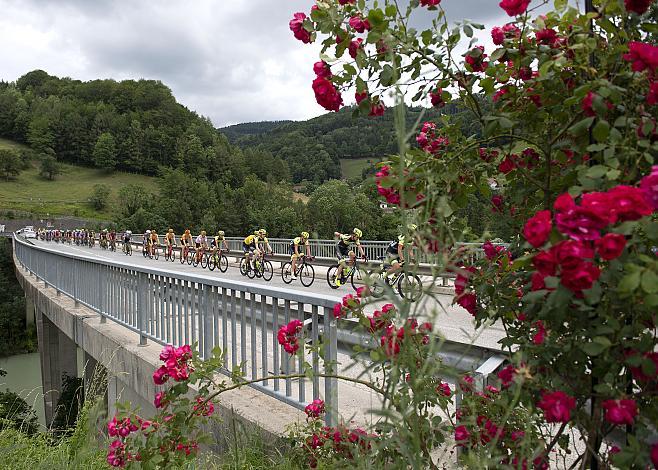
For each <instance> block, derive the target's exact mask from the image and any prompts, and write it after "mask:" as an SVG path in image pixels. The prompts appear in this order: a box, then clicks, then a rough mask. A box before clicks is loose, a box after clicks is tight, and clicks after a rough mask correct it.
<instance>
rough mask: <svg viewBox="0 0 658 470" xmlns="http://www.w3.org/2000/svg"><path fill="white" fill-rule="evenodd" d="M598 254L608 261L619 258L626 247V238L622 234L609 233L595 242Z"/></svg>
mask: <svg viewBox="0 0 658 470" xmlns="http://www.w3.org/2000/svg"><path fill="white" fill-rule="evenodd" d="M594 246H595V247H596V252H597V253H598V255H599V256H600V257H601V259H604V260H606V261H610V260H612V259H615V258H619V256H621V254H622V252H623V251H624V247H625V246H626V237H625V236H623V235H622V234H620V233H607V234H605V235H604V236H603V238H600V239H598V240H596V241H595V242H594Z"/></svg>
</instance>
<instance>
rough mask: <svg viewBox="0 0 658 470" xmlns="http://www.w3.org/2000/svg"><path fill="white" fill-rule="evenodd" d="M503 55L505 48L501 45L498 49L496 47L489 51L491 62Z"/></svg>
mask: <svg viewBox="0 0 658 470" xmlns="http://www.w3.org/2000/svg"><path fill="white" fill-rule="evenodd" d="M504 55H505V49H504V48H502V47H501V48H500V49H496V50H495V51H493V52H492V53H491V62H495V61H497V60H498V59H500V58H501V57H502V56H504Z"/></svg>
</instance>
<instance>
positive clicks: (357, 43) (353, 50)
mask: <svg viewBox="0 0 658 470" xmlns="http://www.w3.org/2000/svg"><path fill="white" fill-rule="evenodd" d="M362 45H363V39H361V38H358V39H353V40H352V41H350V45H349V46H347V50H348V52H349V54H350V57H351V58H352V59H356V55H357V54H358V52H359V51H360V50H361V49H362Z"/></svg>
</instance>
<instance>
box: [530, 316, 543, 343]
mask: <svg viewBox="0 0 658 470" xmlns="http://www.w3.org/2000/svg"><path fill="white" fill-rule="evenodd" d="M532 326H533V327H535V328H537V332H536V333H535V334H534V335H533V336H532V344H534V345H536V346H539V345H541V344H544V340H545V339H546V328H545V327H544V323H543V322H542V321H541V320H537V321H536V322H535V323H533V325H532Z"/></svg>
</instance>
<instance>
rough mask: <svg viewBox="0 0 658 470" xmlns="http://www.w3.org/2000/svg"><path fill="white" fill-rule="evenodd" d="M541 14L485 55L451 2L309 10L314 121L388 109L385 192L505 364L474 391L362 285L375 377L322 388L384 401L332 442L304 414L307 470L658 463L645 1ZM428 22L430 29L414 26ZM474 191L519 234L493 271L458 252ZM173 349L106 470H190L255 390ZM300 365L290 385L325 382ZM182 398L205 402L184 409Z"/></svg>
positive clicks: (299, 20) (507, 2) (657, 181)
mask: <svg viewBox="0 0 658 470" xmlns="http://www.w3.org/2000/svg"><path fill="white" fill-rule="evenodd" d="M546 3H547V2H545V1H538V0H534V1H531V0H503V1H501V2H500V7H501V8H502V10H501V11H504V12H505V13H506V14H507V15H509V17H510V18H509V22H508V23H507V24H504V25H500V26H496V27H494V28H492V30H491V31H490V32H487V34H489V33H490V34H491V37H492V41H493V44H494V45H495V47H494V48H493V49H491V50H487V49H485V47H483V46H481V45H480V44H478V42H480V41H478V40H477V39H475V38H474V36H475V31H476V30H480V31H481V30H483V26H482V25H478V24H473V23H470V22H467V21H463V22H461V23H458V24H457V25H456V26H451V25H450V24H449V23H448V20H447V19H446V16H445V12H444V11H443V9H442V4H441V2H440V1H429V0H428V1H424V0H423V1H419V0H411V1H410V2H408V3H406V4H404V5H402V4H401V3H400V2H395V1H393V0H383V1H380V2H376V3H371V2H365V1H364V0H336V1H335V0H317V2H316V4H315V5H314V6H313V8H312V9H311V11H310V12H307V13H303V12H298V13H295V14H294V16H293V18H292V20H291V21H290V29H291V31H292V33H293V35H294V37H295V38H297V39H298V40H299V41H301V42H302V43H304V44H307V43H311V42H319V43H320V44H321V48H322V61H320V62H316V63H315V65H314V66H313V70H314V72H315V75H316V78H315V80H314V81H313V83H312V89H313V91H314V93H315V96H316V99H317V101H318V103H319V104H320V105H321V106H323V107H324V108H326V109H328V110H331V111H337V110H338V109H340V108H341V107H342V106H343V105H344V104H345V102H344V99H343V96H351V92H354V96H355V101H356V111H357V112H358V113H362V114H364V115H370V116H373V117H376V116H379V115H381V114H383V113H385V112H391V113H394V115H395V118H396V123H397V131H398V135H399V139H398V140H399V143H400V151H399V154H398V155H395V156H391V158H390V161H388V162H387V163H386V164H385V165H383V166H382V167H381V169H380V171H379V172H378V173H377V175H376V178H375V184H376V186H377V191H378V192H379V194H380V195H381V196H382V197H384V198H385V199H386V200H387V202H388V203H389V204H392V205H394V206H397V207H398V208H399V210H400V211H402V213H403V214H404V217H405V219H406V220H409V221H413V222H414V223H415V224H416V225H417V226H418V227H419V229H418V230H417V231H416V233H415V234H414V235H413V239H414V242H415V245H416V246H417V248H418V249H419V250H421V251H424V252H425V253H424V254H425V255H426V256H428V257H429V258H430V259H431V261H432V264H433V265H434V266H435V268H436V272H453V273H455V276H456V279H455V283H454V287H455V298H454V302H455V303H456V304H458V305H460V306H461V307H463V308H464V309H465V310H466V311H468V312H469V313H470V314H472V315H473V319H474V322H475V325H476V326H478V327H480V326H483V325H489V324H491V323H493V322H497V324H498V325H500V326H501V327H502V328H503V329H504V331H505V337H504V338H503V339H502V340H501V346H502V347H503V349H504V351H505V352H506V354H507V359H508V364H507V365H506V366H505V367H504V368H503V369H502V370H500V371H499V372H498V379H499V382H498V383H497V384H482V383H478V381H477V380H476V379H475V378H473V377H471V376H470V375H466V376H460V375H459V374H457V373H456V372H455V370H453V369H451V368H450V367H448V366H446V365H445V364H443V363H442V362H441V360H440V359H439V355H438V352H439V350H440V348H441V336H440V332H439V331H437V329H436V327H435V326H434V321H433V320H435V319H436V312H431V311H422V310H421V311H420V312H413V311H412V306H411V305H410V304H409V303H408V302H407V301H401V300H399V299H397V298H395V300H393V299H394V297H393V294H392V292H391V291H390V289H389V290H388V291H387V294H386V295H389V296H390V298H391V300H392V303H391V304H387V305H384V306H383V307H381V308H378V309H377V310H376V311H375V312H374V313H373V314H367V313H366V308H367V306H368V305H369V303H370V301H371V299H369V297H368V289H367V288H364V289H362V290H360V291H359V292H358V293H357V295H356V296H354V295H348V296H346V297H345V298H344V299H343V301H342V302H341V303H339V304H337V305H336V307H335V308H334V316H335V318H336V319H338V320H340V321H343V319H345V318H352V319H356V320H357V321H358V323H359V325H360V328H361V330H362V331H363V332H364V333H365V334H367V335H368V336H369V341H368V348H365V347H362V348H359V349H357V351H356V353H357V354H356V355H355V357H354V358H353V360H354V361H358V362H359V363H360V367H361V369H362V370H364V372H363V374H362V377H363V378H359V379H354V378H350V377H339V376H336V375H335V374H330V375H332V376H335V377H338V378H340V379H341V380H350V381H352V382H357V383H359V384H361V385H364V386H367V387H368V388H369V389H370V390H372V391H373V392H375V393H376V395H377V396H378V397H379V404H378V406H377V407H376V408H377V409H376V415H377V419H376V421H375V422H374V423H373V424H372V427H370V428H363V429H362V428H356V427H354V426H352V425H351V423H344V422H341V423H340V424H339V425H338V426H335V427H326V426H324V424H323V422H322V420H321V418H322V416H323V413H336V412H337V410H331V409H328V408H327V407H326V406H325V403H324V402H321V401H319V400H315V401H313V402H312V403H310V404H309V406H308V407H307V408H306V414H307V416H308V419H307V420H306V422H304V423H300V424H298V425H297V426H296V427H295V428H294V430H293V431H292V433H291V436H292V438H293V439H294V441H293V442H294V445H295V446H296V448H297V449H298V450H300V451H302V453H303V455H304V459H305V461H306V462H307V463H308V464H309V465H310V466H316V465H318V466H319V465H327V466H332V465H343V466H345V465H351V466H354V465H359V464H361V463H364V464H366V463H367V464H368V465H371V466H374V467H378V468H387V467H394V466H400V465H403V466H409V467H414V468H439V465H440V464H441V463H444V464H445V463H446V462H449V463H448V465H453V464H454V458H455V457H454V456H452V455H451V452H454V450H455V449H457V450H460V452H459V456H458V458H459V459H460V461H461V464H462V465H464V466H467V467H472V468H485V467H490V468H498V467H501V466H502V467H507V468H515V469H517V468H522V469H525V468H547V467H548V466H551V467H552V466H564V467H574V468H575V467H576V466H580V467H581V468H585V467H587V468H602V467H605V466H611V465H612V466H616V467H619V468H645V467H647V466H649V465H652V464H653V465H654V466H658V438H657V437H656V434H655V433H656V429H655V424H656V423H657V422H658V400H657V398H656V391H657V390H658V359H657V357H658V356H657V354H658V352H657V351H656V348H657V340H656V315H657V312H658V259H657V257H656V247H657V246H658V223H657V222H656V211H657V210H658V165H655V163H656V161H655V157H656V155H657V153H658V133H657V132H656V127H657V125H656V118H657V116H656V114H657V109H656V103H657V102H658V98H657V94H658V85H657V81H656V70H657V68H658V47H656V45H654V43H653V41H654V38H655V33H656V32H657V30H658V28H657V27H656V25H655V16H651V15H654V13H653V10H651V9H650V8H649V7H650V6H651V4H652V2H650V1H639V0H638V1H632V0H625V1H624V2H621V1H612V2H603V1H596V0H595V1H594V2H593V3H594V5H593V6H594V10H593V11H590V12H583V11H578V10H576V9H575V8H574V7H571V6H569V5H568V3H567V2H566V1H564V0H556V1H555V2H554V9H553V10H552V11H549V12H547V13H545V14H543V15H535V14H534V13H533V12H534V8H535V7H537V6H540V5H545V4H546ZM654 8H655V7H654ZM414 15H425V16H427V17H428V18H430V20H431V21H428V22H424V23H422V24H427V25H428V26H426V27H424V28H425V29H422V30H416V29H414V28H413V27H411V26H410V21H411V18H412V16H414ZM414 24H415V23H414ZM469 38H470V40H469ZM464 39H465V40H466V41H470V42H469V43H468V44H465V41H464ZM460 56H461V58H460ZM309 62H311V61H309ZM389 96H392V98H393V101H392V104H393V105H395V107H394V108H392V109H389V110H388V111H387V109H386V103H385V100H386V101H387V102H388V100H389ZM401 103H412V104H419V103H420V104H426V105H428V106H429V105H431V106H433V107H436V108H440V109H446V110H448V109H454V108H452V106H459V107H463V108H466V109H468V110H469V111H470V112H471V114H472V119H473V122H474V126H476V128H477V131H476V132H474V133H472V134H465V133H464V132H463V130H462V129H463V128H462V126H460V125H459V123H458V122H454V120H453V119H452V118H451V115H450V113H448V112H446V114H445V115H444V116H442V118H441V119H440V120H439V121H437V122H425V123H419V124H418V128H413V129H406V128H405V127H404V126H405V122H406V121H405V119H404V107H403V106H401ZM410 136H413V137H410ZM475 194H479V195H481V196H482V197H484V198H486V199H485V200H491V202H492V210H494V211H495V212H496V214H497V216H498V217H501V218H505V219H507V220H508V221H509V224H510V226H513V227H515V228H516V233H518V237H516V238H515V239H512V240H508V241H509V244H506V245H500V244H494V243H492V242H488V243H486V244H485V245H484V246H483V249H484V256H478V255H477V253H473V252H469V251H468V250H463V249H459V250H455V249H452V247H453V246H454V244H455V242H456V241H459V240H460V238H461V235H462V234H463V232H464V230H466V229H467V228H466V227H465V226H464V223H463V221H462V220H460V218H459V217H458V216H457V214H458V213H459V210H460V209H461V208H463V207H464V206H465V205H466V204H467V203H468V201H469V196H472V195H475ZM483 241H484V240H483ZM305 334H306V329H305V327H304V325H303V324H302V323H301V322H298V321H293V322H291V323H289V324H287V325H284V326H282V327H281V329H280V330H279V331H278V341H279V344H280V345H281V347H282V348H283V349H284V350H285V351H286V352H287V353H288V354H291V355H293V354H297V355H302V354H306V353H308V352H309V348H311V346H310V345H309V344H307V343H306V342H305V341H304V336H305ZM165 351H166V352H163V356H164V357H163V362H164V365H163V366H162V367H161V368H160V369H158V371H156V374H155V375H154V381H155V382H156V383H157V384H162V385H167V384H172V385H173V387H171V388H169V389H168V390H166V391H164V392H161V393H159V394H158V396H157V397H156V401H155V405H156V407H158V409H159V410H160V411H159V414H158V415H157V416H156V417H154V418H153V419H152V420H149V421H145V420H144V419H142V418H140V417H138V416H136V415H134V414H130V413H129V412H127V411H126V412H124V413H121V414H120V415H119V416H117V417H116V419H114V420H113V421H112V422H111V426H110V427H109V428H108V432H109V433H111V434H112V437H113V438H115V439H114V440H113V442H112V444H111V446H110V449H109V452H108V461H109V462H110V463H111V464H112V465H115V466H122V465H126V464H128V465H132V464H135V462H137V461H140V462H145V461H149V462H167V463H168V462H179V461H180V462H182V461H184V459H186V458H193V456H194V453H195V452H196V450H197V448H198V443H199V442H201V440H202V435H200V433H199V431H198V425H199V420H204V419H209V416H208V415H209V414H211V413H212V411H211V410H212V409H213V408H212V405H211V400H212V399H214V398H215V397H216V396H217V394H219V393H222V392H223V391H225V390H229V389H232V388H235V387H240V386H244V385H245V384H246V383H247V382H246V381H244V380H242V379H241V377H240V375H239V374H237V373H235V372H234V375H233V376H231V381H230V382H219V383H218V382H217V381H216V379H215V382H212V380H211V377H212V376H213V373H214V372H215V370H216V369H217V368H218V367H219V366H220V364H221V362H216V361H215V362H213V360H210V361H207V362H202V361H198V358H197V356H196V355H192V356H190V355H191V354H192V353H191V351H189V350H187V349H185V350H180V349H176V348H168V349H166V350H165ZM305 367H306V370H303V371H299V373H298V375H291V377H295V376H302V375H303V376H306V375H310V374H312V373H313V372H312V370H310V369H309V366H308V365H307V366H305ZM327 375H328V374H324V376H327ZM448 379H451V382H454V383H456V384H458V385H457V388H458V390H456V389H455V388H453V387H451V385H450V384H449V383H448V382H446V380H448ZM258 380H260V379H258ZM211 383H213V386H212V387H211V386H210V384H211ZM190 384H197V386H199V387H200V388H199V390H200V392H199V396H198V397H196V398H188V397H187V393H188V392H189V389H188V386H189V385H190ZM211 390H212V391H211ZM457 395H459V396H463V399H462V400H461V402H460V403H456V400H455V397H456V396H457ZM620 436H621V437H620ZM572 439H575V440H577V441H579V442H573V441H572ZM462 450H467V452H462Z"/></svg>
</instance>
